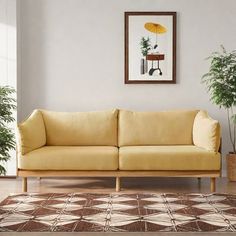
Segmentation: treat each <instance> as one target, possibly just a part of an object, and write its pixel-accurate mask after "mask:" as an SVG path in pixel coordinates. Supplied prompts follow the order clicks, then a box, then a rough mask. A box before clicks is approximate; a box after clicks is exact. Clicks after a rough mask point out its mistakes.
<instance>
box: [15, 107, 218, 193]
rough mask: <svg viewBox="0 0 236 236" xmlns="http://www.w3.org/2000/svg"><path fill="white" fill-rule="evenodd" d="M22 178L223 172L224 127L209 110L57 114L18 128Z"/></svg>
mask: <svg viewBox="0 0 236 236" xmlns="http://www.w3.org/2000/svg"><path fill="white" fill-rule="evenodd" d="M18 134H19V135H18V176H21V177H23V191H27V177H30V176H38V177H43V176H65V177H67V176H107V177H116V190H117V191H119V190H120V178H121V177H137V176H174V177H198V178H201V177H210V178H211V191H215V178H216V177H219V176H220V174H221V155H220V152H219V149H220V125H219V122H218V121H216V120H213V119H211V118H210V117H209V116H208V114H207V112H205V111H199V110H180V111H163V112H133V111H125V110H111V111H100V112H99V111H98V112H74V113H70V112H53V111H46V110H35V111H34V112H33V113H32V114H31V115H30V117H29V118H27V119H26V120H25V121H24V122H22V123H20V124H18Z"/></svg>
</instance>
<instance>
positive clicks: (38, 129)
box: [17, 110, 46, 155]
mask: <svg viewBox="0 0 236 236" xmlns="http://www.w3.org/2000/svg"><path fill="white" fill-rule="evenodd" d="M17 128H18V145H17V146H18V151H19V152H20V153H21V154H22V155H24V154H26V153H28V152H30V151H33V150H34V149H37V148H40V147H42V146H44V145H45V144H46V131H45V126H44V121H43V116H42V114H41V111H39V110H34V111H33V113H32V114H31V115H30V117H29V118H27V119H26V120H25V121H23V122H22V123H20V124H18V126H17Z"/></svg>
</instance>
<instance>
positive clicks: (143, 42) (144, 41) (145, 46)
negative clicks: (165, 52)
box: [140, 37, 152, 57]
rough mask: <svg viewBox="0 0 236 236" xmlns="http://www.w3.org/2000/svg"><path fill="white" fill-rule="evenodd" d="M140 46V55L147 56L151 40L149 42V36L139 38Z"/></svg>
mask: <svg viewBox="0 0 236 236" xmlns="http://www.w3.org/2000/svg"><path fill="white" fill-rule="evenodd" d="M140 46H141V52H142V55H143V56H144V57H145V56H147V54H148V52H149V51H150V50H151V48H152V47H151V42H150V38H149V37H147V38H145V37H142V38H141V42H140Z"/></svg>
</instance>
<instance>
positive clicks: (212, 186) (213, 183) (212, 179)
mask: <svg viewBox="0 0 236 236" xmlns="http://www.w3.org/2000/svg"><path fill="white" fill-rule="evenodd" d="M215 191H216V178H215V177H212V178H211V192H212V193H214V192H215Z"/></svg>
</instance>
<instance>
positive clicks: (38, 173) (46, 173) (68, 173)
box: [16, 138, 222, 192]
mask: <svg viewBox="0 0 236 236" xmlns="http://www.w3.org/2000/svg"><path fill="white" fill-rule="evenodd" d="M219 152H220V153H222V138H221V139H220V147H219ZM16 159H17V160H18V152H17V158H16ZM17 162H18V161H17ZM17 166H18V163H17ZM17 176H19V177H22V191H23V192H27V189H28V185H27V178H28V177H39V178H41V177H115V178H116V192H119V191H120V190H121V178H122V177H193V178H197V179H198V183H199V184H200V183H201V178H210V191H211V192H215V191H216V178H219V177H221V176H222V158H221V165H220V170H214V171H213V170H205V171H173V170H172V171H171V170H165V171H164V170H163V171H161V170H158V171H151V170H148V171H137V170H136V171H135V170H132V171H124V170H109V171H108V170H102V171H95V170H22V169H17Z"/></svg>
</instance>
